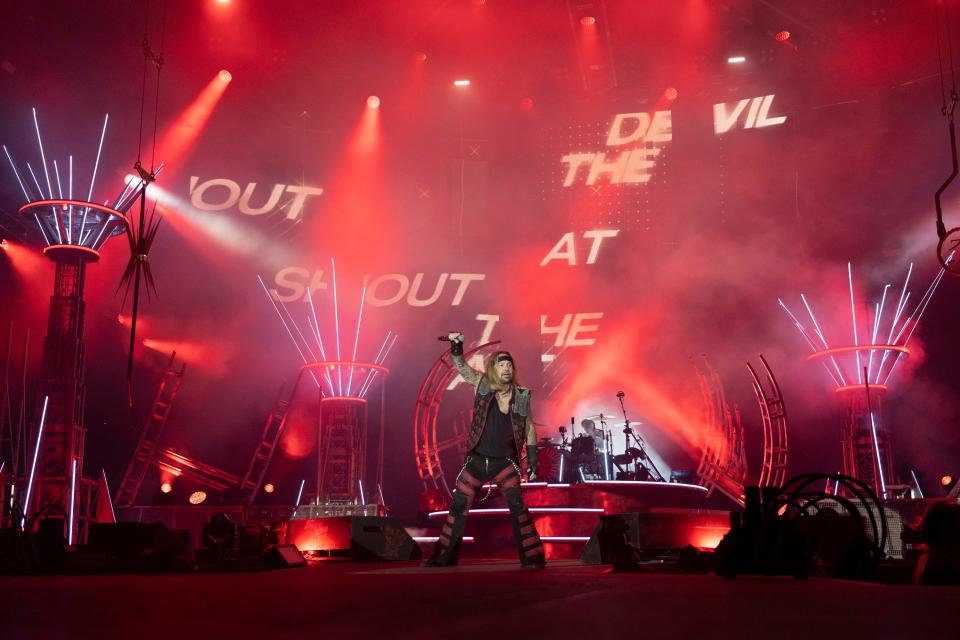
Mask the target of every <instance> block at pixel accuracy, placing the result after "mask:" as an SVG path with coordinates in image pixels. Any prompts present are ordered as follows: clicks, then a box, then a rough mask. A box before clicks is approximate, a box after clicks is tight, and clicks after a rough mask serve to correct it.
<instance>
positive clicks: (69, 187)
mask: <svg viewBox="0 0 960 640" xmlns="http://www.w3.org/2000/svg"><path fill="white" fill-rule="evenodd" d="M69 175H70V177H69V178H68V179H67V198H69V199H70V200H73V156H72V155H71V156H70V172H69ZM80 232H83V229H80ZM70 234H71V235H73V205H70ZM77 237H78V238H79V234H78V236H77Z"/></svg>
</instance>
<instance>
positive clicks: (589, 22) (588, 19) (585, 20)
mask: <svg viewBox="0 0 960 640" xmlns="http://www.w3.org/2000/svg"><path fill="white" fill-rule="evenodd" d="M596 23H597V19H596V18H594V17H593V16H583V17H582V18H580V24H582V25H583V26H585V27H592V26H593V25H595V24H596Z"/></svg>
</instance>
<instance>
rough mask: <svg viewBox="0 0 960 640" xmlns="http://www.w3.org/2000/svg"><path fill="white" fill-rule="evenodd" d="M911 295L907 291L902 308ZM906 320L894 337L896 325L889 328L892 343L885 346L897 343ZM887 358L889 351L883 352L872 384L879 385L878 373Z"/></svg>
mask: <svg viewBox="0 0 960 640" xmlns="http://www.w3.org/2000/svg"><path fill="white" fill-rule="evenodd" d="M911 293H912V292H911V291H907V297H906V298H904V299H903V306H904V308H906V306H907V303H908V302H909V301H910V294H911ZM907 320H909V318H908V319H907ZM907 320H904V324H902V325H900V331H897V332H896V334H895V335H894V331H895V330H896V328H897V326H896V325H893V326H891V327H890V333H891V337H890V339H891V340H893V342H888V343H887V344H896V343H897V342H899V340H900V336H901V334H903V329H904V327H906V326H907V325H906V323H907ZM897 322H899V318H897ZM888 357H890V352H889V351H884V352H883V357H882V358H880V367H879V368H877V377H876V378H875V379H874V381H873V383H874V384H879V383H880V372H881V371H882V370H883V365H884V364H886V362H887V358H888Z"/></svg>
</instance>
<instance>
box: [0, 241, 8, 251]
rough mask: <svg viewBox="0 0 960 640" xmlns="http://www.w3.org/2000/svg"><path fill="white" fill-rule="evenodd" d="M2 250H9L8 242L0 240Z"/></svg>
mask: <svg viewBox="0 0 960 640" xmlns="http://www.w3.org/2000/svg"><path fill="white" fill-rule="evenodd" d="M0 249H3V250H4V251H6V250H7V241H6V240H0Z"/></svg>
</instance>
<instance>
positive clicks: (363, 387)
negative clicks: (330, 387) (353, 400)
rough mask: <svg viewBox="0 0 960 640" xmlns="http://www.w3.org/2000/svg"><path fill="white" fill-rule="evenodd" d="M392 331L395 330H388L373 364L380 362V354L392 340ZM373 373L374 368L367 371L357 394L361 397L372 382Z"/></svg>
mask: <svg viewBox="0 0 960 640" xmlns="http://www.w3.org/2000/svg"><path fill="white" fill-rule="evenodd" d="M392 333H393V331H387V335H386V336H385V337H384V338H383V344H381V345H380V351H378V352H377V357H376V358H374V359H373V364H380V356H381V355H383V350H384V348H386V346H387V342H389V341H390V334H392ZM373 373H374V372H373V370H372V369H371V370H369V371H367V377H366V379H365V380H364V381H363V384H362V385H360V390H359V391H358V392H357V395H358V396H360V397H361V398H362V397H363V394H364V393H366V390H367V387H368V386H369V384H370V380H371V378H372V377H373Z"/></svg>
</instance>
